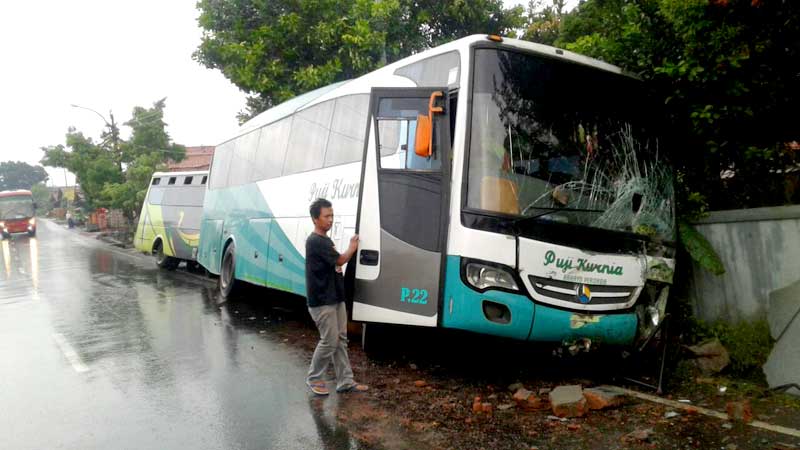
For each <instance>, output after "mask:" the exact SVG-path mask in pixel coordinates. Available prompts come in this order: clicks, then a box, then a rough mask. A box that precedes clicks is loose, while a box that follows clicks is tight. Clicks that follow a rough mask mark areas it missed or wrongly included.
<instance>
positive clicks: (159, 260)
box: [153, 240, 180, 270]
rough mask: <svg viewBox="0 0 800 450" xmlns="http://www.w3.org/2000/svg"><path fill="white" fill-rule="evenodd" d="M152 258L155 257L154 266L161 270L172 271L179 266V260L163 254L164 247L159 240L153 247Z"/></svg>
mask: <svg viewBox="0 0 800 450" xmlns="http://www.w3.org/2000/svg"><path fill="white" fill-rule="evenodd" d="M153 256H155V257H156V265H157V266H158V267H159V268H161V269H166V270H174V269H175V268H176V267H178V264H180V260H178V259H176V258H173V257H171V256H167V255H165V254H164V246H163V245H162V244H161V240H158V241H156V243H155V245H153Z"/></svg>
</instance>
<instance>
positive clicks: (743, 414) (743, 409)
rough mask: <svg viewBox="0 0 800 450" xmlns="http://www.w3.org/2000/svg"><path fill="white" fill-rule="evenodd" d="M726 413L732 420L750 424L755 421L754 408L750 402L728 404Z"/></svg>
mask: <svg viewBox="0 0 800 450" xmlns="http://www.w3.org/2000/svg"><path fill="white" fill-rule="evenodd" d="M725 411H726V412H727V413H728V418H729V419H730V420H734V421H738V422H744V423H750V422H752V421H753V408H752V407H751V406H750V402H749V401H748V400H742V401H738V402H728V404H727V405H725Z"/></svg>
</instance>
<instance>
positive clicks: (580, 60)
mask: <svg viewBox="0 0 800 450" xmlns="http://www.w3.org/2000/svg"><path fill="white" fill-rule="evenodd" d="M478 42H481V43H486V44H488V45H492V44H494V45H496V46H497V48H515V49H518V50H522V51H525V52H528V53H535V54H539V55H542V56H546V57H549V58H553V59H560V60H564V61H569V62H572V63H575V64H581V65H584V66H589V67H593V68H595V69H598V70H603V71H606V72H612V73H615V74H619V75H626V76H630V75H629V74H625V73H623V71H622V69H620V68H619V67H617V66H614V65H611V64H608V63H605V62H603V61H600V60H597V59H594V58H589V57H587V56H583V55H579V54H577V53H573V52H570V51H568V50H562V49H559V48H555V47H551V46H549V45H543V44H537V43H534V42H528V41H523V40H520V39H511V38H503V39H502V42H495V41H491V40H489V39H488V38H487V35H485V34H474V35H471V36H467V37H463V38H461V39H457V40H455V41H452V42H449V43H447V44H444V45H440V46H438V47H434V48H432V49H429V50H425V51H423V52H420V53H417V54H414V55H411V56H408V57H406V58H403V59H401V60H399V61H395V62H393V63H392V64H389V65H387V66H384V67H381V68H380V69H377V70H374V71H372V72H370V73H367V74H365V75H362V76H361V77H359V78H356V79H353V80H347V81H340V82H338V83H334V84H330V85H327V86H324V87H321V88H319V89H316V90H313V91H310V92H306V93H305V94H301V95H298V96H296V97H294V98H292V99H291V100H287V101H285V102H283V103H281V104H279V105H277V106H274V107H272V108H270V109H268V110H266V111H264V112H262V113H261V114H259V115H257V116H256V117H254V118H252V119H250V120H249V121H247V122H246V123H244V124H243V125H242V126H241V127H240V128H239V130H238V131H237V133H236V135H235V136H231V137H230V138H228V139H226V140H225V141H223V142H227V141H228V140H230V139H232V138H235V137H238V136H241V135H243V134H245V133H247V132H249V131H252V130H254V129H256V128H260V127H262V126H264V125H267V124H270V123H272V122H275V121H278V120H280V119H282V118H284V117H287V116H290V115H291V114H293V113H294V112H296V111H298V110H300V109H303V108H304V107H310V106H312V105H314V104H316V103H320V102H323V101H326V100H329V99H331V98H336V97H340V96H344V95H352V94H364V93H369V92H370V90H371V89H372V88H373V87H415V85H414V83H413V82H412V81H411V80H409V79H408V78H405V77H402V76H399V75H395V74H394V72H395V70H397V69H398V68H400V67H403V66H406V65H408V64H413V63H415V62H417V61H420V60H423V59H426V58H430V57H431V56H436V55H440V54H442V53H447V52H452V51H455V50H467V49H469V48H470V47H471V46H472V45H473V44H475V43H478Z"/></svg>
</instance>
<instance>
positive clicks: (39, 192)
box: [31, 183, 53, 215]
mask: <svg viewBox="0 0 800 450" xmlns="http://www.w3.org/2000/svg"><path fill="white" fill-rule="evenodd" d="M31 194H33V201H34V202H35V203H36V214H38V215H45V214H47V212H48V211H50V210H51V209H52V207H53V204H52V203H51V201H50V191H49V190H48V189H47V186H45V185H44V183H36V184H34V185H33V186H31Z"/></svg>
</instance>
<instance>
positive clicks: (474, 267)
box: [464, 262, 519, 291]
mask: <svg viewBox="0 0 800 450" xmlns="http://www.w3.org/2000/svg"><path fill="white" fill-rule="evenodd" d="M464 275H465V278H466V279H467V281H468V282H469V284H471V285H472V286H473V287H475V288H476V289H480V290H483V289H487V288H493V287H494V288H503V289H510V290H512V291H518V290H519V287H518V286H517V282H516V281H515V280H514V275H512V274H511V273H510V272H508V271H507V270H504V269H501V268H499V267H495V266H490V265H487V264H481V263H475V262H471V263H467V267H466V270H465V274H464Z"/></svg>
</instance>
